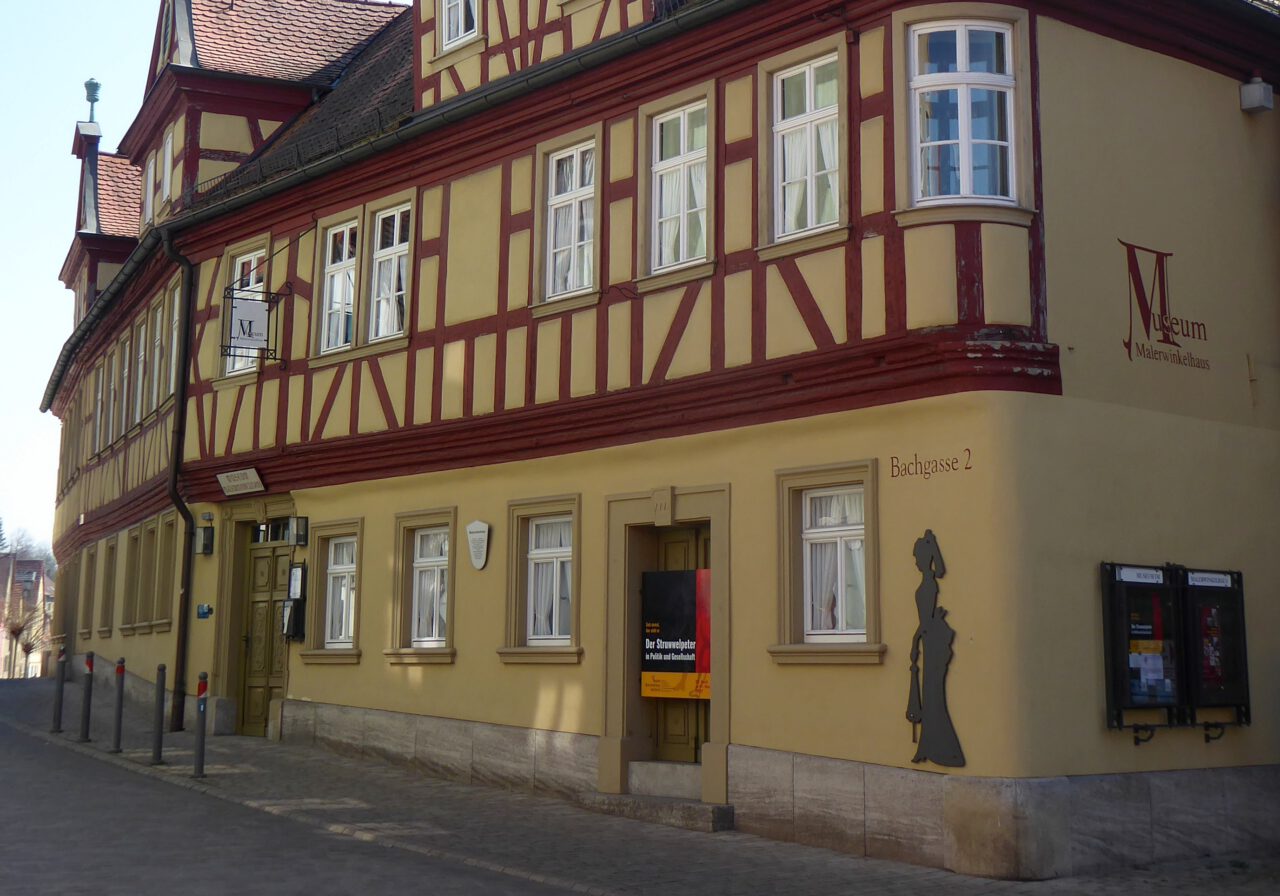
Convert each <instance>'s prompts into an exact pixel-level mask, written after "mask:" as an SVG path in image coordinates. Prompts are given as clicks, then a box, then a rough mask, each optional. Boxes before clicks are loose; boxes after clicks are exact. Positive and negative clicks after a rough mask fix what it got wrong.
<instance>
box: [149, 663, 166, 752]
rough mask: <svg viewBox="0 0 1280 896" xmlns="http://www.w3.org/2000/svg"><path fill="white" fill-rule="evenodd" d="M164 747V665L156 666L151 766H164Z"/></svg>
mask: <svg viewBox="0 0 1280 896" xmlns="http://www.w3.org/2000/svg"><path fill="white" fill-rule="evenodd" d="M163 747H164V663H161V664H160V665H158V666H156V716H155V730H154V731H153V733H152V741H151V764H152V765H164V760H163V759H162V758H161V757H160V751H161V749H163Z"/></svg>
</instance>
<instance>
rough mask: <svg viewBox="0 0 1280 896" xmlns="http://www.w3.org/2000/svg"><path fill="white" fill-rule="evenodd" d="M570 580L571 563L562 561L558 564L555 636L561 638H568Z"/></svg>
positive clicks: (571, 576)
mask: <svg viewBox="0 0 1280 896" xmlns="http://www.w3.org/2000/svg"><path fill="white" fill-rule="evenodd" d="M572 579H573V561H571V560H564V561H562V562H561V563H560V611H559V612H558V613H557V614H556V634H557V635H559V636H560V637H562V638H567V637H569V620H570V619H572V618H573V615H572V613H571V612H570V610H569V595H570V594H571V593H572V591H571V589H570V582H571V581H572Z"/></svg>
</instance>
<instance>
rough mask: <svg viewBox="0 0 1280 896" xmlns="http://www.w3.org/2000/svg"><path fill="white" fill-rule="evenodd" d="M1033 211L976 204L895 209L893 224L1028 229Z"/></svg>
mask: <svg viewBox="0 0 1280 896" xmlns="http://www.w3.org/2000/svg"><path fill="white" fill-rule="evenodd" d="M1035 214H1036V212H1035V209H1030V208H1020V207H1018V206H1016V205H988V204H986V203H978V202H958V203H955V204H947V205H924V206H920V207H919V208H906V209H898V210H897V211H895V212H894V213H893V217H894V220H896V221H897V222H898V226H899V227H902V228H908V227H924V226H926V225H929V224H953V223H957V222H961V221H966V222H973V221H977V222H980V223H983V224H1012V225H1014V226H1015V227H1030V226H1031V219H1032V218H1034V217H1035Z"/></svg>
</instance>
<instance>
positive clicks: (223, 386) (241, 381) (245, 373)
mask: <svg viewBox="0 0 1280 896" xmlns="http://www.w3.org/2000/svg"><path fill="white" fill-rule="evenodd" d="M257 381H258V367H256V366H254V367H249V368H246V369H244V370H237V371H236V372H235V373H224V374H223V375H222V376H220V377H218V378H217V379H216V380H214V381H213V391H215V392H222V391H224V390H227V389H236V388H239V387H240V386H248V385H251V384H253V383H256V382H257Z"/></svg>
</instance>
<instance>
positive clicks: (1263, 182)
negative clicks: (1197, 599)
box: [1038, 17, 1280, 428]
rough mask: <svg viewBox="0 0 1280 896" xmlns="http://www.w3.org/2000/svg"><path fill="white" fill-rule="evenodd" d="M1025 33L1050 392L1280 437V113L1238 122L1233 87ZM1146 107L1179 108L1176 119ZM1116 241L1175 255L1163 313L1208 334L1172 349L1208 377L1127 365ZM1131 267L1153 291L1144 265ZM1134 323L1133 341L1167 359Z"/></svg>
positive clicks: (1149, 364) (1141, 55) (1124, 54)
mask: <svg viewBox="0 0 1280 896" xmlns="http://www.w3.org/2000/svg"><path fill="white" fill-rule="evenodd" d="M1038 21H1039V22H1040V23H1041V24H1040V35H1039V46H1040V84H1041V104H1040V105H1041V108H1042V109H1043V110H1044V117H1043V121H1042V125H1041V130H1042V137H1043V139H1042V141H1041V142H1042V145H1043V147H1044V150H1043V172H1044V207H1045V243H1046V266H1047V276H1048V286H1049V314H1048V320H1049V337H1050V339H1051V340H1052V341H1053V342H1055V343H1058V344H1060V345H1062V346H1063V347H1064V350H1063V353H1062V371H1063V388H1064V389H1065V390H1066V392H1067V394H1069V395H1073V396H1079V397H1082V398H1093V399H1097V400H1100V401H1116V402H1123V403H1126V404H1130V405H1137V406H1141V407H1144V408H1152V409H1158V410H1165V411H1169V412H1171V413H1181V414H1186V415H1191V416H1198V417H1206V418H1212V419H1217V420H1222V421H1230V422H1232V423H1242V424H1256V425H1263V426H1267V427H1271V428H1277V427H1280V341H1278V340H1277V337H1276V334H1277V333H1278V332H1280V304H1278V303H1277V302H1276V298H1275V292H1274V288H1275V284H1276V283H1277V282H1280V252H1277V251H1276V246H1277V245H1280V218H1278V217H1277V215H1276V196H1278V195H1280V167H1277V166H1276V164H1275V160H1276V158H1278V157H1280V117H1277V115H1276V114H1274V113H1270V114H1261V115H1253V116H1251V115H1246V114H1245V113H1243V112H1241V111H1240V95H1239V83H1238V82H1237V81H1236V79H1234V78H1230V77H1226V76H1223V75H1219V74H1215V73H1213V72H1209V71H1206V70H1204V69H1200V68H1197V67H1195V66H1192V65H1189V64H1187V63H1185V62H1181V61H1179V60H1176V59H1172V58H1169V57H1166V56H1161V55H1158V54H1156V53H1152V52H1149V51H1146V50H1142V49H1138V48H1135V47H1131V46H1126V45H1123V44H1120V43H1118V42H1116V41H1113V40H1110V39H1108V38H1104V37H1100V36H1097V35H1093V34H1090V33H1088V32H1085V31H1083V30H1080V29H1078V28H1074V27H1072V26H1069V25H1065V24H1062V23H1060V22H1056V21H1054V20H1052V19H1048V18H1045V17H1040V18H1039V19H1038ZM1081 59H1088V60H1089V64H1088V65H1087V66H1081V65H1080V60H1081ZM1152 97H1176V99H1177V112H1176V114H1171V112H1170V109H1169V106H1168V104H1167V103H1160V102H1152ZM1082 137H1085V138H1086V139H1081V138H1082ZM1121 240H1123V241H1125V242H1128V243H1132V244H1137V245H1139V246H1145V247H1149V248H1151V249H1156V250H1159V251H1162V252H1170V253H1173V254H1172V257H1171V258H1170V259H1169V260H1168V301H1169V308H1170V311H1171V313H1172V314H1173V315H1175V316H1178V317H1180V318H1185V319H1188V320H1192V321H1196V322H1199V323H1202V324H1203V325H1204V326H1205V328H1206V332H1207V336H1208V339H1207V340H1204V341H1201V340H1193V339H1186V338H1180V339H1179V340H1178V341H1179V342H1181V350H1182V351H1183V352H1188V351H1189V352H1191V353H1192V354H1194V355H1195V356H1196V357H1197V358H1201V359H1204V360H1205V361H1206V362H1207V363H1208V364H1209V365H1210V368H1209V369H1208V370H1204V369H1197V368H1193V367H1187V366H1183V365H1180V364H1171V363H1168V362H1165V361H1158V360H1148V359H1146V358H1141V357H1137V356H1135V357H1134V358H1133V359H1132V360H1130V357H1129V354H1128V352H1127V351H1126V349H1125V347H1124V345H1123V342H1124V341H1125V340H1126V339H1128V337H1129V328H1130V314H1131V307H1132V305H1133V302H1132V299H1131V294H1130V290H1131V286H1130V279H1129V272H1128V268H1127V258H1126V253H1125V250H1124V247H1123V246H1122V245H1121V244H1120V241H1121ZM1141 265H1142V268H1143V276H1144V277H1145V278H1146V280H1147V282H1148V283H1150V282H1151V281H1152V279H1153V277H1152V271H1153V267H1154V262H1153V260H1152V257H1151V256H1142V258H1141ZM1148 288H1150V287H1148ZM1133 317H1134V327H1135V330H1136V331H1137V332H1138V334H1139V335H1138V341H1139V342H1144V343H1146V342H1151V343H1153V344H1156V347H1157V348H1160V349H1168V348H1169V347H1167V346H1161V345H1159V344H1158V343H1155V339H1156V338H1157V334H1155V333H1154V332H1153V333H1152V339H1151V340H1148V339H1147V338H1146V336H1145V334H1143V333H1142V329H1141V326H1140V322H1139V321H1138V315H1137V314H1136V311H1135V313H1134V314H1133Z"/></svg>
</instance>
